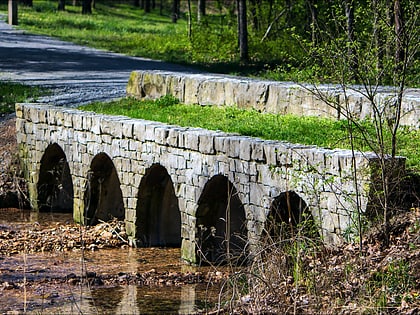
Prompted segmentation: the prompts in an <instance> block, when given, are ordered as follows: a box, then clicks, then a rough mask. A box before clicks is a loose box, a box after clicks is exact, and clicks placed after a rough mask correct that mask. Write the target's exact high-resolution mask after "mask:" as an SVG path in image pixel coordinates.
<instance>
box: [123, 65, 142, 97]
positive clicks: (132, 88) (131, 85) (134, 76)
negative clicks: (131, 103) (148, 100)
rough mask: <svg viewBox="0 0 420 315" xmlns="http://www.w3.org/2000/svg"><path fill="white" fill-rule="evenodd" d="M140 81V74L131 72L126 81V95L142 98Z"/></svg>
mask: <svg viewBox="0 0 420 315" xmlns="http://www.w3.org/2000/svg"><path fill="white" fill-rule="evenodd" d="M141 79H142V74H141V73H140V72H138V71H133V72H131V74H130V78H129V79H128V83H127V89H126V91H127V95H130V96H135V97H139V98H141V97H143V96H142V90H141Z"/></svg>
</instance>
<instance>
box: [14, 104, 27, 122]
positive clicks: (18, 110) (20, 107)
mask: <svg viewBox="0 0 420 315" xmlns="http://www.w3.org/2000/svg"><path fill="white" fill-rule="evenodd" d="M24 106H25V105H24V104H21V103H16V104H15V113H16V118H18V119H20V118H23V117H24V115H23V108H24Z"/></svg>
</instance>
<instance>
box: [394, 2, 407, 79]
mask: <svg viewBox="0 0 420 315" xmlns="http://www.w3.org/2000/svg"><path fill="white" fill-rule="evenodd" d="M394 23H395V67H396V72H397V73H399V72H400V71H401V68H402V63H403V62H404V60H405V52H404V47H405V39H404V14H403V7H402V5H401V2H400V0H395V1H394Z"/></svg>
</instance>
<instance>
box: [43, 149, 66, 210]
mask: <svg viewBox="0 0 420 315" xmlns="http://www.w3.org/2000/svg"><path fill="white" fill-rule="evenodd" d="M37 190H38V209H39V211H42V212H47V211H52V212H65V213H71V212H73V182H72V179H71V175H70V168H69V164H68V163H67V159H66V155H65V154H64V152H63V150H62V149H61V147H60V146H59V145H58V144H51V145H49V146H48V147H47V149H46V150H45V153H44V155H43V156H42V159H41V167H40V171H39V181H38V184H37Z"/></svg>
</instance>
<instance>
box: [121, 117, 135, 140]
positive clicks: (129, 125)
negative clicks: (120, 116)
mask: <svg viewBox="0 0 420 315" xmlns="http://www.w3.org/2000/svg"><path fill="white" fill-rule="evenodd" d="M133 125H134V120H128V119H127V120H125V121H124V123H123V124H122V126H121V129H122V136H123V137H124V138H132V137H133V129H134V127H133Z"/></svg>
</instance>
